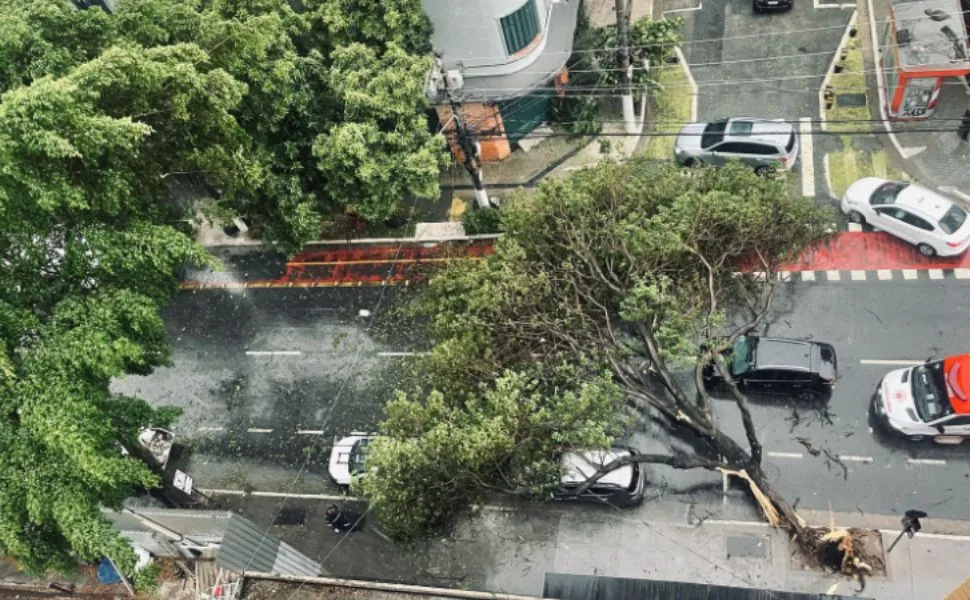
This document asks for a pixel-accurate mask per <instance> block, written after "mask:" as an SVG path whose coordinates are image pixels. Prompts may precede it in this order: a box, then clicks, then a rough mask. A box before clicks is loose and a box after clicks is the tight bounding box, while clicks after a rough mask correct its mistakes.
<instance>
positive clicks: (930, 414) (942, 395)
mask: <svg viewBox="0 0 970 600" xmlns="http://www.w3.org/2000/svg"><path fill="white" fill-rule="evenodd" d="M913 402H914V403H915V404H916V412H917V413H918V414H919V418H920V419H922V420H923V421H924V422H927V423H928V422H930V421H935V420H937V419H939V418H940V417H944V416H946V415H948V414H950V413H952V412H953V407H952V406H950V400H949V398H947V395H946V382H945V380H944V378H943V361H937V362H935V363H930V364H926V365H922V366H919V367H915V368H914V369H913Z"/></svg>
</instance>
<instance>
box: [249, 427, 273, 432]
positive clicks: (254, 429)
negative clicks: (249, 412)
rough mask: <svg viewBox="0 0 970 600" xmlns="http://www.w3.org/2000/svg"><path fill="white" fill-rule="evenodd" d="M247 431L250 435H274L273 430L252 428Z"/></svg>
mask: <svg viewBox="0 0 970 600" xmlns="http://www.w3.org/2000/svg"><path fill="white" fill-rule="evenodd" d="M246 431H247V432H249V433H273V430H272V429H261V428H259V427H250V428H249V429H247V430H246Z"/></svg>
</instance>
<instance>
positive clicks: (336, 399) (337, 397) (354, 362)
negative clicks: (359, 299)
mask: <svg viewBox="0 0 970 600" xmlns="http://www.w3.org/2000/svg"><path fill="white" fill-rule="evenodd" d="M416 204H417V198H414V199H413V200H412V202H411V209H410V211H409V214H408V222H409V223H411V222H413V220H414V218H415V216H416V210H415V209H416ZM405 243H406V242H405V241H402V242H401V243H399V244H398V246H397V250H396V251H395V254H394V257H393V258H392V259H391V265H390V267H388V271H387V278H386V279H385V283H387V282H389V281H390V278H391V276H392V275H393V272H394V268H395V267H396V266H397V259H398V258H399V257H400V255H401V250H402V249H403V248H404V244H405ZM389 287H390V286H388V285H383V286H381V291H380V294H379V295H378V297H377V302H376V303H375V305H374V310H373V311H372V312H371V314H370V317H369V319H368V321H367V326H366V327H365V330H364V331H365V333H366V332H367V331H369V330H370V329H371V328H372V327H373V326H374V320H375V319H376V317H377V312H378V311H379V310H380V307H381V304H382V303H383V301H384V296H385V295H386V292H387V289H388V288H389ZM362 349H363V344H358V346H357V351H356V352H355V353H354V357H353V359H352V361H351V365H350V367H349V368H348V369H347V376H346V377H345V378H344V380H343V381H342V382H341V384H340V387H339V388H337V392H336V394H335V395H334V399H333V402H332V403H331V404H330V411H329V412H328V413H327V416H326V417H325V418H324V420H323V423H321V424H320V425H319V426H318V428H319V429H321V430H323V429H325V428H326V426H327V423H328V422H329V421H330V417H331V416H332V415H333V414H334V413H335V412H336V408H337V406H338V405H339V404H340V399H341V397H342V396H343V392H344V390H345V389H346V388H347V383H348V382H349V381H350V379H351V378H352V377H353V376H354V370H355V367H356V366H357V364H358V363H359V362H360V357H361V354H362ZM320 439H323V436H320ZM316 445H317V443H316V442H315V443H314V444H313V445H312V446H311V449H312V450H314V451H315V450H317V448H315V446H316ZM314 454H315V452H313V451H311V452H305V455H306V457H305V458H304V460H303V464H302V465H300V469H299V471H297V474H296V477H294V478H293V481H292V483H290V485H289V489H287V491H286V494H285V495H284V496H283V499H282V500H281V501H280V503H279V506H278V507H277V509H276V511H275V512H276V515H275V516H274V518H273V519H272V520H271V521H270V524H269V525H268V526H267V527H266V529H265V530H264V531H263V534H262V536H261V537H260V539H259V541H258V542H257V543H256V544H255V545H254V546H253V553H252V555H251V556H250V557H249V560H247V561H246V564H245V566H244V567H243V571H246V570H248V569H249V565H250V564H252V561H253V560H255V558H256V554H257V551H258V550H259V549H260V548H261V547H262V545H263V542H264V541H265V540H266V538H267V537H268V536H269V532H270V529H272V527H273V523H274V522H275V521H276V518H277V517H279V515H280V514H281V513H282V511H283V508H284V507H285V506H286V501H287V500H289V499H290V496H291V493H292V492H291V490H292V489H293V488H294V487H295V486H296V483H297V482H298V481H299V480H300V478H301V477H302V476H303V474H304V473H305V472H306V469H307V466H308V465H309V463H310V458H311V457H312V456H313V455H314ZM368 510H369V509H368ZM364 514H366V512H365V513H364ZM361 519H363V515H361ZM359 522H360V519H359V520H358V524H359ZM347 533H350V532H349V531H348V532H347ZM335 549H336V547H335ZM331 553H332V552H331ZM328 557H329V554H328ZM320 564H321V565H322V564H323V563H322V562H321V563H320Z"/></svg>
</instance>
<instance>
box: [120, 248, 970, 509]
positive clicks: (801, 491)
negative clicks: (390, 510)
mask: <svg viewBox="0 0 970 600" xmlns="http://www.w3.org/2000/svg"><path fill="white" fill-rule="evenodd" d="M845 235H846V236H852V239H872V240H877V239H882V236H880V235H879V234H845ZM846 239H848V237H847V238H846ZM878 246H879V244H874V245H873V247H874V248H875V247H878ZM895 251H896V252H897V254H898V252H899V249H896V250H895ZM838 256H839V253H838V252H830V253H829V255H828V258H827V260H835V258H837V257H838ZM844 258H845V260H852V258H851V255H847V256H846V257H844ZM921 268H923V267H921ZM967 290H968V287H967V284H966V283H964V282H963V281H961V280H958V279H953V278H944V279H939V280H923V279H921V280H913V281H901V280H892V281H882V280H868V281H856V280H853V279H850V278H848V277H845V278H843V279H842V280H841V281H839V282H831V281H829V282H825V281H824V280H820V281H816V282H802V281H798V282H790V283H786V284H784V285H783V286H782V288H781V291H780V294H779V297H778V299H777V302H776V307H775V308H776V314H775V315H774V316H773V318H772V320H771V322H770V325H769V327H768V332H769V333H770V334H772V335H777V336H783V337H798V338H801V337H805V338H815V339H821V340H824V341H827V342H830V343H832V344H833V345H834V346H835V348H836V350H837V352H838V355H839V364H840V380H839V382H838V385H837V388H836V391H835V393H834V395H833V397H832V398H831V400H830V402H829V403H828V405H827V406H826V407H824V408H825V410H821V409H819V408H818V407H811V406H808V407H806V406H801V407H793V406H792V405H790V403H788V402H787V401H785V400H783V399H781V400H780V399H777V398H776V399H771V398H766V399H754V400H753V404H754V407H753V410H754V413H755V420H756V423H757V425H758V427H759V431H760V435H761V436H762V438H763V441H764V445H765V449H766V451H767V458H766V461H767V465H768V466H767V472H768V473H769V475H770V476H771V477H772V478H773V479H774V480H775V481H776V484H777V485H778V487H779V489H780V491H782V492H783V493H784V494H785V495H786V496H787V497H789V498H790V499H792V501H794V499H796V498H798V499H799V501H800V503H801V504H800V506H802V507H804V508H811V509H819V510H824V509H827V508H828V505H829V502H830V501H831V502H832V504H833V506H835V507H836V509H837V510H843V511H852V510H861V511H863V512H864V513H879V514H895V513H898V512H900V511H902V510H905V509H906V508H909V507H911V506H912V505H914V503H915V504H916V505H919V506H922V507H929V508H928V510H930V511H931V514H935V515H938V516H945V517H950V518H964V517H966V516H967V515H966V511H965V509H964V507H963V504H962V503H961V502H960V501H959V498H961V497H963V496H965V495H966V494H967V493H968V492H970V461H968V456H970V455H968V450H967V449H966V448H963V447H961V446H957V447H943V446H935V445H933V444H929V445H923V444H912V443H908V442H902V441H898V440H895V439H891V438H888V437H887V436H884V435H881V434H880V432H878V431H874V430H872V429H871V426H870V423H869V420H868V413H867V409H868V402H869V399H870V398H871V395H872V392H873V390H874V387H875V385H876V383H877V382H878V381H879V379H880V377H881V376H882V374H883V373H885V372H886V371H888V370H890V369H891V368H895V367H893V366H878V365H872V364H864V363H862V362H860V361H868V360H921V359H925V358H927V357H929V356H942V355H945V354H947V353H956V352H965V351H967V345H966V340H967V338H968V337H970V336H968V333H970V332H968V331H967V330H966V326H965V323H966V322H967V319H966V318H965V316H964V315H963V313H965V312H966V311H967V310H968V309H970V306H968V304H967V301H966V293H967ZM403 293H407V288H405V287H403V286H397V287H395V286H386V287H359V288H357V287H320V288H306V289H303V288H293V289H287V288H269V289H266V288H245V287H236V288H230V289H205V290H187V291H184V292H183V293H181V294H179V296H178V297H177V298H176V299H175V302H174V303H173V305H172V307H171V308H170V309H169V310H168V311H167V313H166V315H165V316H166V323H167V327H168V334H169V339H170V341H171V343H172V346H173V350H172V361H173V364H172V366H171V367H167V368H163V369H159V370H158V371H157V372H156V373H155V374H153V375H151V376H149V377H132V378H128V379H126V380H122V381H118V382H115V384H114V389H115V391H119V392H125V393H130V394H134V395H138V396H140V397H143V398H145V399H146V400H148V401H149V402H151V403H153V404H156V405H163V404H174V405H177V406H181V407H182V408H183V409H184V411H185V414H184V415H183V416H182V417H181V418H180V419H179V421H178V422H177V423H176V431H177V433H178V434H179V438H180V440H183V441H185V442H187V443H188V444H189V446H190V448H191V452H190V453H189V463H188V464H187V465H186V469H187V470H188V471H189V472H190V473H192V474H193V476H194V477H195V478H196V485H197V486H198V487H204V488H220V489H257V490H265V491H280V490H290V491H306V492H312V493H333V492H335V491H336V489H335V488H333V487H332V486H330V485H329V484H328V483H327V481H326V460H327V456H328V451H329V447H330V445H331V443H332V441H333V438H334V436H338V435H344V434H346V433H347V432H349V431H355V430H357V431H359V430H364V431H372V430H374V428H375V426H376V424H377V422H378V421H379V419H380V415H381V407H382V405H383V403H384V402H385V401H386V400H387V399H388V398H389V396H390V394H391V393H393V390H394V389H395V388H396V387H399V384H400V379H399V378H400V377H401V376H402V369H401V364H402V361H406V360H408V357H407V353H409V352H414V351H422V350H424V349H425V345H424V343H423V341H422V340H420V339H418V338H417V337H416V335H415V334H414V332H413V331H411V330H409V328H408V327H407V326H406V322H404V321H402V320H401V319H399V318H397V317H396V316H394V315H393V313H391V312H390V311H389V308H390V307H391V306H392V305H393V303H394V301H395V299H396V298H397V297H398V296H399V295H400V294H403ZM362 310H363V311H366V312H364V313H361V311H362ZM362 315H365V316H362ZM796 409H797V410H796ZM717 412H718V414H719V415H721V419H722V426H723V427H725V428H726V429H728V430H729V431H732V432H735V433H736V434H737V435H738V439H742V436H741V435H740V432H741V429H740V423H739V422H738V419H737V413H736V410H735V408H734V407H733V405H732V404H731V403H729V402H723V401H719V402H717ZM798 438H804V439H805V440H808V441H809V442H810V443H811V444H812V448H813V449H814V450H816V451H818V452H819V455H817V456H816V455H813V454H812V453H811V452H810V451H809V449H808V448H806V447H805V446H804V445H803V444H802V443H801V442H799V440H798ZM631 442H632V443H634V444H635V445H638V446H640V447H641V448H642V449H644V450H650V449H657V450H661V449H663V448H665V447H666V444H667V440H666V439H664V437H663V434H662V433H660V432H657V431H654V430H653V429H651V428H650V427H649V424H646V423H645V424H644V425H643V427H642V428H641V430H639V431H638V432H636V433H635V434H634V435H633V436H632V438H631ZM822 449H824V450H827V451H828V452H830V453H831V455H832V456H835V457H838V460H837V461H836V460H833V459H831V458H829V457H828V456H827V455H826V454H825V453H824V452H822ZM840 462H841V463H842V464H841V465H840V464H839V463H840ZM842 465H845V469H843V467H842ZM651 481H653V482H654V485H655V488H656V489H657V490H668V491H687V490H695V489H697V490H716V491H718V492H719V491H720V489H721V481H720V478H719V477H718V476H715V475H711V474H709V473H704V472H696V473H681V472H670V473H666V472H663V473H658V474H656V475H655V476H652V478H651Z"/></svg>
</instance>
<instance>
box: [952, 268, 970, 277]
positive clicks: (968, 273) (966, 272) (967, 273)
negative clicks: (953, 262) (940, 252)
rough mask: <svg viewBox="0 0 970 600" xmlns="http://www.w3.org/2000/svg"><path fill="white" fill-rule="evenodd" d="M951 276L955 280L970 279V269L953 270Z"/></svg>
mask: <svg viewBox="0 0 970 600" xmlns="http://www.w3.org/2000/svg"><path fill="white" fill-rule="evenodd" d="M953 276H954V277H955V278H957V279H970V269H953Z"/></svg>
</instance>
